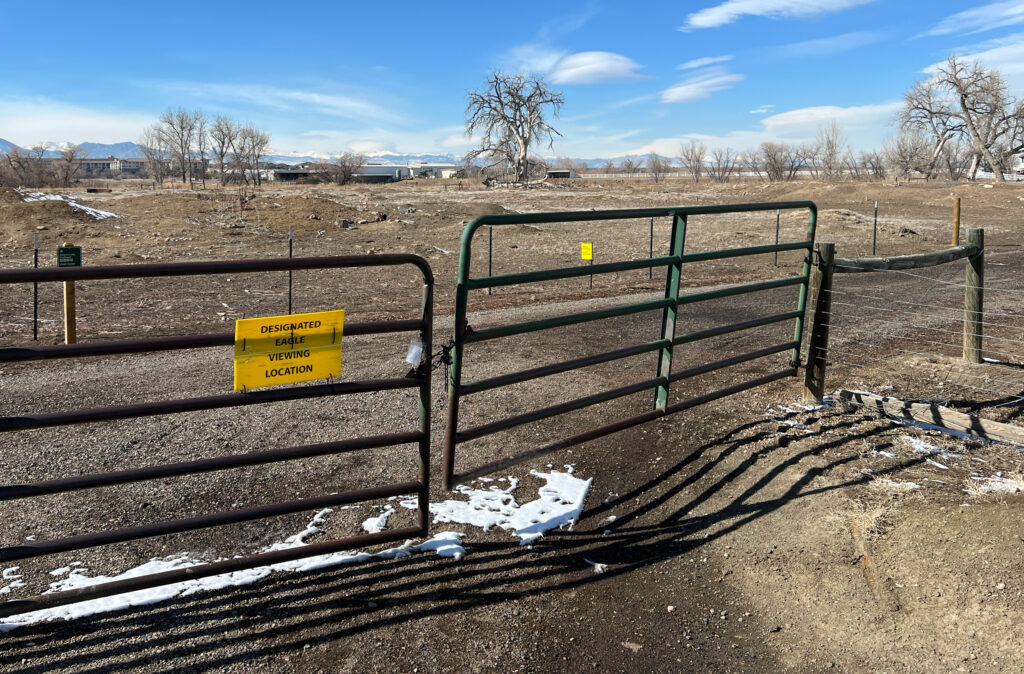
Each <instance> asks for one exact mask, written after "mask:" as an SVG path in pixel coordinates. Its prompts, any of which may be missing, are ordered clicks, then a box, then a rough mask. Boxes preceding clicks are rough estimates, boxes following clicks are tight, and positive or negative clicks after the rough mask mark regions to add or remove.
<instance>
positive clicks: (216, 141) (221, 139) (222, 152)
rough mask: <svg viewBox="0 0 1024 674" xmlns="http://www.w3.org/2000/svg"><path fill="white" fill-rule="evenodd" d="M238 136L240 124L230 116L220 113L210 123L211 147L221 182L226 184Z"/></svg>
mask: <svg viewBox="0 0 1024 674" xmlns="http://www.w3.org/2000/svg"><path fill="white" fill-rule="evenodd" d="M237 138H238V125H237V124H235V123H234V122H233V121H232V120H231V119H230V118H229V117H226V116H225V115H218V116H217V118H216V119H215V120H213V124H211V125H210V144H211V145H210V147H211V150H212V152H213V156H214V157H216V158H217V167H218V170H219V172H220V184H221V185H226V184H227V181H228V174H227V166H228V159H229V157H230V156H231V148H233V147H234V146H235V142H236V141H237Z"/></svg>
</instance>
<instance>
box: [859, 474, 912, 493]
mask: <svg viewBox="0 0 1024 674" xmlns="http://www.w3.org/2000/svg"><path fill="white" fill-rule="evenodd" d="M868 487H870V488H872V489H878V490H881V491H914V490H916V489H921V488H922V487H921V485H919V484H918V483H916V482H896V481H894V480H890V479H888V478H884V477H880V478H877V479H874V480H872V481H871V483H870V484H869V485H868Z"/></svg>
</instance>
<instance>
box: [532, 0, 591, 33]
mask: <svg viewBox="0 0 1024 674" xmlns="http://www.w3.org/2000/svg"><path fill="white" fill-rule="evenodd" d="M596 14H597V6H596V5H594V4H591V5H589V6H587V7H586V8H584V9H583V10H582V11H579V12H575V13H573V14H566V15H565V16H556V17H554V18H552V19H548V20H547V21H545V22H544V23H543V24H541V27H540V30H539V31H538V35H539V36H540V39H541V40H543V41H545V42H546V41H549V40H554V39H555V38H558V37H561V36H562V35H565V34H567V33H572V32H574V31H577V30H579V29H580V28H582V27H583V26H584V25H586V23H587V22H588V21H590V20H591V19H592V18H594V16H595V15H596Z"/></svg>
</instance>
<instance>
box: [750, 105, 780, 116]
mask: <svg viewBox="0 0 1024 674" xmlns="http://www.w3.org/2000/svg"><path fill="white" fill-rule="evenodd" d="M774 109H775V106H774V105H759V106H757V107H756V108H754V109H753V110H751V111H750V114H752V115H763V114H765V113H769V112H771V111H772V110H774Z"/></svg>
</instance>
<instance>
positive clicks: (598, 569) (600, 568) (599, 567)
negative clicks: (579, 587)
mask: <svg viewBox="0 0 1024 674" xmlns="http://www.w3.org/2000/svg"><path fill="white" fill-rule="evenodd" d="M583 561H584V562H586V563H587V564H589V565H591V566H592V567H594V573H604V572H605V571H607V570H608V565H607V564H600V563H598V562H592V561H590V560H589V559H587V558H586V557H584V558H583Z"/></svg>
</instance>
